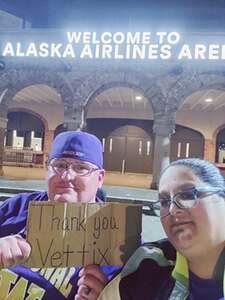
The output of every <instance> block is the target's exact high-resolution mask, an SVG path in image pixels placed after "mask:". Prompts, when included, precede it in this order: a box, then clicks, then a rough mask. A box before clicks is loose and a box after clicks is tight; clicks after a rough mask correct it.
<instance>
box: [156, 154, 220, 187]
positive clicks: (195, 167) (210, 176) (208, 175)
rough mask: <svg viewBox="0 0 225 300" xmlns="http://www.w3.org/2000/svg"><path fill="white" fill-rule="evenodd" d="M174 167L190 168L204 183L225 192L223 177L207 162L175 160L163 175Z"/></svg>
mask: <svg viewBox="0 0 225 300" xmlns="http://www.w3.org/2000/svg"><path fill="white" fill-rule="evenodd" d="M172 166H185V167H188V168H190V169H191V170H192V171H193V173H194V174H195V175H196V176H198V178H199V179H201V180H202V181H203V182H206V183H208V184H209V185H210V186H213V187H216V188H219V189H222V190H225V180H224V177H223V175H222V174H221V172H220V170H219V169H218V168H217V167H216V166H215V165H214V164H212V163H210V162H208V161H207V160H203V159H199V158H187V159H179V160H175V161H173V162H172V163H170V165H169V166H168V167H166V168H165V169H164V170H163V172H162V174H163V173H164V172H165V171H166V170H167V169H168V168H170V167H172ZM162 174H161V176H162Z"/></svg>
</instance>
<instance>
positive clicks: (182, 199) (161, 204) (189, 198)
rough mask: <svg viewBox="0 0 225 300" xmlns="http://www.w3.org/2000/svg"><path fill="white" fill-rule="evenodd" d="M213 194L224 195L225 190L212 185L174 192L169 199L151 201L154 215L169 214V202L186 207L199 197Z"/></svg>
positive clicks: (164, 215)
mask: <svg viewBox="0 0 225 300" xmlns="http://www.w3.org/2000/svg"><path fill="white" fill-rule="evenodd" d="M213 194H220V195H222V196H224V195H225V191H224V190H223V189H220V188H214V187H192V188H189V189H187V190H184V191H182V192H179V193H177V194H175V195H174V196H173V197H172V198H170V199H160V200H159V201H157V202H155V203H153V209H154V211H155V214H156V216H159V217H161V218H163V217H166V216H168V215H169V209H170V205H171V203H174V204H175V205H176V206H177V207H178V208H181V209H187V208H192V207H194V206H195V205H196V203H197V202H198V200H199V199H200V198H204V197H207V196H210V195H213Z"/></svg>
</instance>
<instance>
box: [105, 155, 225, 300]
mask: <svg viewBox="0 0 225 300" xmlns="http://www.w3.org/2000/svg"><path fill="white" fill-rule="evenodd" d="M224 191H225V184H224V178H223V176H222V175H221V174H220V172H219V170H218V169H217V168H216V167H215V166H214V165H213V164H211V163H209V162H207V161H204V160H200V159H183V160H178V161H175V162H172V163H171V164H170V165H169V166H168V167H167V168H166V169H165V170H164V171H163V173H162V175H161V178H160V182H159V201H158V202H157V203H155V205H154V206H155V211H156V212H159V213H160V218H161V222H162V225H163V227H164V230H165V232H166V234H167V236H168V240H162V241H158V242H155V243H151V244H149V245H147V246H145V247H140V248H139V249H138V250H137V251H136V252H135V253H134V254H133V255H132V257H131V258H130V259H129V261H128V262H127V264H126V265H125V267H124V268H123V270H122V271H121V273H120V274H119V275H118V276H117V277H116V278H114V280H113V281H112V282H111V283H110V284H109V285H108V286H107V287H106V288H105V290H104V291H103V293H102V295H101V296H100V299H102V300H103V299H104V300H106V299H110V300H119V299H122V300H128V299H129V300H145V299H146V300H152V299H157V300H162V299H170V300H172V299H174V300H175V299H176V300H183V299H189V300H193V299H196V300H221V299H224V294H225V201H224V195H225V194H224Z"/></svg>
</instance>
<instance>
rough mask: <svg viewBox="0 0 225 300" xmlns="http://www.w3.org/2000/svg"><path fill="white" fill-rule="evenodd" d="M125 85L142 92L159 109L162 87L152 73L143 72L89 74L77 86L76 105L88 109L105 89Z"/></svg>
mask: <svg viewBox="0 0 225 300" xmlns="http://www.w3.org/2000/svg"><path fill="white" fill-rule="evenodd" d="M115 86H124V87H130V88H132V89H135V90H138V91H139V92H141V93H142V94H143V95H144V96H145V97H146V98H147V99H148V101H149V102H150V105H151V107H152V109H153V112H154V111H157V110H158V109H159V106H160V107H162V105H160V103H162V98H163V95H162V93H161V89H160V87H159V86H157V85H156V82H155V78H154V76H153V75H152V74H150V76H149V75H148V76H146V75H144V74H143V73H141V72H134V71H133V72H132V71H123V72H122V71H120V72H101V73H100V72H95V73H93V74H91V75H90V76H88V77H87V78H86V79H85V80H84V81H83V82H82V83H81V84H80V86H79V87H78V88H77V90H76V92H75V95H74V100H75V103H74V105H80V106H83V107H84V108H85V110H86V109H87V107H88V105H89V103H90V102H91V101H93V99H94V98H95V97H96V96H97V95H99V94H100V93H102V92H103V91H105V90H107V89H109V88H112V87H115Z"/></svg>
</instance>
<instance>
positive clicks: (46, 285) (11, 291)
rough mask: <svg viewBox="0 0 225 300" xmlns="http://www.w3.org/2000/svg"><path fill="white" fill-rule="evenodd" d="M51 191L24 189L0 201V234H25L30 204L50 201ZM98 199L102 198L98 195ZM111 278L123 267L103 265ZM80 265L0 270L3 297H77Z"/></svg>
mask: <svg viewBox="0 0 225 300" xmlns="http://www.w3.org/2000/svg"><path fill="white" fill-rule="evenodd" d="M47 199H48V195H47V192H34V193H22V194H18V195H16V196H15V197H12V198H10V199H8V200H6V201H5V202H3V203H2V204H1V205H0V237H5V236H8V235H11V234H17V233H19V234H21V235H23V236H25V232H26V221H27V213H28V204H29V202H30V201H46V200H47ZM96 202H100V200H98V199H96ZM101 269H102V271H103V272H104V273H105V274H106V275H107V276H108V278H109V279H110V278H111V277H112V275H113V274H114V273H115V272H116V271H118V270H119V269H120V268H119V267H116V266H105V267H101ZM79 271H80V268H78V267H67V268H32V269H30V268H27V267H24V266H22V265H17V266H15V267H12V268H9V269H1V270H0V299H8V297H9V298H10V299H16V300H23V299H36V300H38V299H45V300H50V299H53V300H65V299H71V300H73V299H74V296H75V295H76V293H77V281H78V279H79V277H78V274H79Z"/></svg>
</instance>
